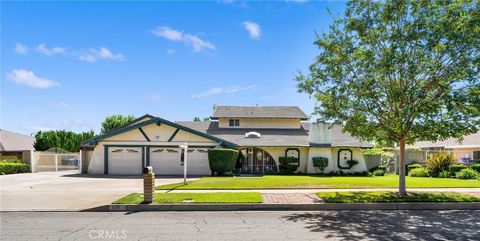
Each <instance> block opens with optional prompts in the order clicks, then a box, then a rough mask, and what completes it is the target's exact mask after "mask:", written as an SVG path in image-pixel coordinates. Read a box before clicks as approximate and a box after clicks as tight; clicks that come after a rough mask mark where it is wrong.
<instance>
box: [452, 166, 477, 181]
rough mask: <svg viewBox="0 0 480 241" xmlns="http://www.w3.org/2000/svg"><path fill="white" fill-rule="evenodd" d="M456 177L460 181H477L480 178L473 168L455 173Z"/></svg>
mask: <svg viewBox="0 0 480 241" xmlns="http://www.w3.org/2000/svg"><path fill="white" fill-rule="evenodd" d="M455 176H456V177H457V178H458V179H476V178H477V176H478V173H477V172H476V171H474V170H473V169H471V168H465V169H462V170H461V171H459V172H457V173H455Z"/></svg>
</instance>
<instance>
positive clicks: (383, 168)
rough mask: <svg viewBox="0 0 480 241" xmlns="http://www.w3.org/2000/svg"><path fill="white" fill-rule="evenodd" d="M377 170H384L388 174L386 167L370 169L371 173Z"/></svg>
mask: <svg viewBox="0 0 480 241" xmlns="http://www.w3.org/2000/svg"><path fill="white" fill-rule="evenodd" d="M376 170H383V172H386V171H387V167H385V166H378V167H374V168H370V170H369V171H370V172H374V171H376Z"/></svg>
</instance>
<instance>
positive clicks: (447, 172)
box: [438, 170, 450, 178]
mask: <svg viewBox="0 0 480 241" xmlns="http://www.w3.org/2000/svg"><path fill="white" fill-rule="evenodd" d="M438 177H440V178H449V177H450V172H449V171H447V170H443V171H441V172H440V173H438Z"/></svg>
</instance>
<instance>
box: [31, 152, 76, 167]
mask: <svg viewBox="0 0 480 241" xmlns="http://www.w3.org/2000/svg"><path fill="white" fill-rule="evenodd" d="M32 160H33V163H32V164H33V165H32V172H58V171H67V170H77V171H79V172H80V171H81V168H80V167H81V151H80V152H72V153H69V152H66V153H55V152H53V153H52V152H49V151H44V152H41V151H36V152H34V153H33V158H32Z"/></svg>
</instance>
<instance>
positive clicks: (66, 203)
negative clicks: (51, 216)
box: [0, 171, 194, 211]
mask: <svg viewBox="0 0 480 241" xmlns="http://www.w3.org/2000/svg"><path fill="white" fill-rule="evenodd" d="M189 180H194V179H189ZM182 181H183V179H182V178H157V179H156V180H155V184H156V185H161V184H170V183H177V182H182ZM142 182H143V180H142V178H141V177H138V176H137V177H135V176H107V175H83V174H77V173H76V172H74V171H67V172H42V173H26V174H14V175H4V176H0V211H54V210H55V211H79V210H85V209H89V208H94V207H98V206H102V205H105V204H109V203H111V202H112V201H115V200H117V199H118V198H120V197H122V196H124V195H127V194H129V193H132V192H142V191H143V186H142V185H143V183H142Z"/></svg>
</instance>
